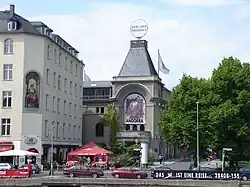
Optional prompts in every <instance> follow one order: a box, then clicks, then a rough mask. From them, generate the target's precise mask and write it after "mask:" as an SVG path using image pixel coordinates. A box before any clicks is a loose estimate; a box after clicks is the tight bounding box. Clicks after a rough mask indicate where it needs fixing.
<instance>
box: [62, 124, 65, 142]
mask: <svg viewBox="0 0 250 187" xmlns="http://www.w3.org/2000/svg"><path fill="white" fill-rule="evenodd" d="M65 128H66V124H65V123H64V124H63V129H62V134H63V138H64V139H65V137H66V133H65V132H66V131H65Z"/></svg>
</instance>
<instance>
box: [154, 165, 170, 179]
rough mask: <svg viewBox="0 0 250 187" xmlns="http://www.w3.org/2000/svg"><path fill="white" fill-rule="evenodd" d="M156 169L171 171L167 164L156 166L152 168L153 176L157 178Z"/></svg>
mask: <svg viewBox="0 0 250 187" xmlns="http://www.w3.org/2000/svg"><path fill="white" fill-rule="evenodd" d="M156 170H159V171H170V170H171V169H170V168H169V167H167V166H158V167H155V168H152V169H151V177H152V178H155V171H156Z"/></svg>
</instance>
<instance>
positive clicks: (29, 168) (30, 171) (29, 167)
mask: <svg viewBox="0 0 250 187" xmlns="http://www.w3.org/2000/svg"><path fill="white" fill-rule="evenodd" d="M28 171H29V177H31V173H32V165H31V163H30V162H29V161H28Z"/></svg>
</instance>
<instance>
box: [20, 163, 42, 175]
mask: <svg viewBox="0 0 250 187" xmlns="http://www.w3.org/2000/svg"><path fill="white" fill-rule="evenodd" d="M31 167H32V170H31V173H32V174H39V173H40V172H41V168H40V167H39V166H38V165H37V164H31ZM19 168H20V169H28V164H25V165H22V166H21V167H19Z"/></svg>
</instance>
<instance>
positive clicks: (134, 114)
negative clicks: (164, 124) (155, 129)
mask: <svg viewBox="0 0 250 187" xmlns="http://www.w3.org/2000/svg"><path fill="white" fill-rule="evenodd" d="M145 111H146V102H145V99H144V98H143V97H142V96H141V95H140V94H130V95H128V96H127V97H126V99H125V101H124V124H145V123H146V115H145V113H146V112H145Z"/></svg>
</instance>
